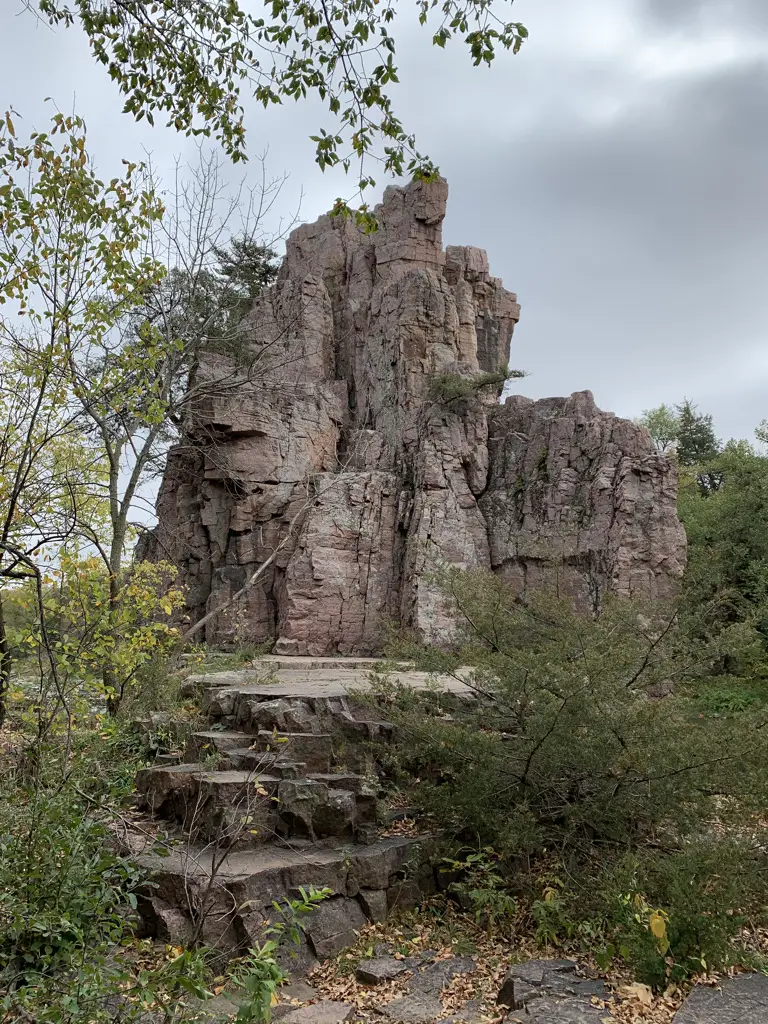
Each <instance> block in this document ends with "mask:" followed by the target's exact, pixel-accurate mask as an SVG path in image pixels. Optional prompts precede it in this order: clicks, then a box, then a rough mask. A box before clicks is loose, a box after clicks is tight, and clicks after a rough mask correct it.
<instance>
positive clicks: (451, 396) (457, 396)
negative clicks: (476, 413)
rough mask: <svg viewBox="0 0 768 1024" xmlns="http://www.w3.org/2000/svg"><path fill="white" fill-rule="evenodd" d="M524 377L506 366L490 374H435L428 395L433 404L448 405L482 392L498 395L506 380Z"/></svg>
mask: <svg viewBox="0 0 768 1024" xmlns="http://www.w3.org/2000/svg"><path fill="white" fill-rule="evenodd" d="M524 376H525V374H524V373H523V372H522V371H521V370H510V369H508V367H507V366H502V367H501V369H499V370H497V371H496V372H490V373H475V374H468V373H437V374H434V375H433V376H432V377H431V378H430V381H429V392H428V394H429V397H430V398H431V400H432V401H433V402H440V403H442V404H443V405H450V404H451V402H456V401H459V400H461V399H466V398H472V397H473V396H475V395H478V394H481V393H482V392H484V391H488V392H492V393H495V394H496V395H499V394H501V390H502V388H503V387H504V385H505V384H506V382H507V381H508V380H515V379H517V378H520V377H524Z"/></svg>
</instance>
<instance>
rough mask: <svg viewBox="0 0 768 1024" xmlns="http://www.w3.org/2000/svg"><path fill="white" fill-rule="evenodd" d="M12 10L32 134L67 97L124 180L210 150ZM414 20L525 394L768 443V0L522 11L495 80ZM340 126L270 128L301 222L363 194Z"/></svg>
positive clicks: (12, 60) (432, 142)
mask: <svg viewBox="0 0 768 1024" xmlns="http://www.w3.org/2000/svg"><path fill="white" fill-rule="evenodd" d="M0 6H1V7H2V13H0V106H1V107H2V108H3V109H5V108H7V107H13V108H15V109H16V110H17V111H18V112H19V114H20V115H22V116H23V122H24V127H27V128H28V127H33V126H34V127H41V126H42V125H43V124H44V122H45V119H46V116H47V114H46V107H45V105H44V103H43V99H44V97H46V96H51V97H53V98H54V100H55V101H56V103H57V104H58V105H59V106H60V107H61V108H65V109H69V108H71V107H72V105H73V102H74V105H75V107H76V109H77V110H78V112H80V113H82V114H83V115H84V116H85V117H86V119H87V121H88V126H89V137H90V148H91V151H92V152H93V153H94V154H95V156H96V159H97V162H98V164H99V167H100V169H101V170H102V171H103V173H104V174H110V173H112V172H113V171H114V172H116V171H117V170H118V169H119V161H120V158H122V157H130V158H132V159H135V158H136V157H137V156H141V152H142V148H146V149H148V150H150V151H151V152H152V153H153V158H154V160H155V161H156V163H157V164H158V165H159V167H160V168H161V169H163V168H166V169H170V168H171V167H172V164H173V159H174V156H175V155H177V154H181V155H183V154H184V153H185V152H189V143H188V142H187V141H186V140H185V139H184V138H183V137H180V136H177V135H176V134H175V133H173V132H172V131H170V130H168V129H164V128H157V129H154V130H152V129H150V128H149V127H148V126H146V125H136V124H134V123H133V121H132V120H131V119H130V118H129V117H127V116H126V115H123V114H121V113H120V110H121V106H122V103H121V100H120V97H119V96H118V94H117V91H116V90H115V88H114V87H113V86H112V83H111V82H110V81H109V79H108V77H107V75H106V74H105V73H104V72H103V70H102V69H101V68H98V67H96V66H95V65H94V64H93V63H92V61H91V58H90V55H89V52H88V47H87V44H86V42H85V39H84V37H83V36H82V35H81V33H80V32H79V30H74V29H70V30H68V31H65V30H63V29H59V30H57V31H56V32H55V33H54V32H52V31H51V30H50V29H48V28H47V27H45V26H44V25H38V24H36V22H35V20H34V19H33V18H32V16H31V15H30V14H29V13H25V12H22V11H21V7H22V4H21V0H2V4H1V5H0ZM402 7H403V11H404V17H403V18H402V20H401V22H400V23H399V25H398V32H397V37H398V40H399V44H400V66H401V85H400V87H399V88H398V90H397V93H396V94H395V100H396V105H397V109H398V113H399V114H400V116H401V117H402V118H403V119H404V120H405V121H406V127H408V128H409V130H415V131H416V133H417V135H418V140H419V143H420V147H421V149H422V150H423V151H426V152H428V153H429V155H430V156H431V157H432V158H433V159H434V160H435V161H436V162H437V163H438V164H439V166H440V169H441V171H442V173H443V174H444V175H445V177H446V178H447V179H448V182H449V184H450V188H451V198H450V201H449V213H448V218H447V220H446V224H445V231H444V238H445V241H446V243H449V244H471V245H477V246H481V247H483V248H485V249H487V250H488V253H489V256H490V261H491V269H492V271H493V273H494V274H496V275H497V276H499V277H501V278H502V279H503V280H504V283H505V285H506V286H507V287H508V288H510V289H512V290H514V291H516V292H517V293H518V296H519V298H520V301H521V303H522V307H523V312H522V318H521V321H520V325H519V327H518V329H517V332H516V334H515V337H514V340H513V348H512V356H511V365H513V366H515V367H519V368H521V369H524V370H527V371H528V372H529V374H530V376H529V377H528V378H527V379H526V380H524V381H521V382H519V383H518V384H517V385H516V390H519V391H522V392H524V393H525V394H528V395H531V396H532V397H543V396H548V395H560V394H568V393H570V392H571V391H575V390H581V389H584V388H590V389H591V390H592V391H593V392H594V393H595V397H596V399H597V401H598V404H600V405H601V406H602V407H603V408H606V409H611V410H613V411H615V412H617V413H620V414H623V415H628V416H631V415H636V414H638V413H639V412H640V410H641V409H643V408H647V407H649V406H652V405H657V404H658V403H660V402H676V401H679V400H680V399H682V398H683V397H684V396H687V397H689V398H691V399H692V400H694V401H696V402H697V403H698V404H699V406H700V407H701V408H702V409H703V410H705V411H709V412H712V413H713V414H714V416H715V423H716V427H717V430H718V433H719V434H720V435H721V436H722V437H726V438H727V437H729V436H740V437H750V438H751V437H752V429H753V427H754V426H755V425H756V424H757V423H758V422H759V421H760V420H761V419H762V418H763V417H765V416H768V301H767V298H768V289H767V288H766V276H767V275H768V134H767V131H766V126H767V124H768V118H767V116H766V115H767V114H768V0H516V2H515V5H514V12H515V17H517V18H519V19H520V20H522V21H523V22H524V23H525V24H526V25H527V26H528V28H529V31H530V39H529V40H528V41H527V42H526V44H525V46H524V47H523V49H522V51H521V53H520V54H519V55H518V56H517V57H512V56H511V55H504V56H502V57H500V58H499V60H498V61H497V63H496V64H495V65H494V66H493V68H492V69H490V70H487V69H484V68H483V69H476V68H473V67H472V66H471V64H470V62H469V60H468V58H467V56H466V55H465V53H464V52H463V51H462V50H461V48H460V47H459V46H454V47H453V48H449V49H448V50H446V51H433V50H432V49H431V47H430V44H429V38H430V36H429V33H427V32H425V31H424V30H420V29H419V27H418V25H417V23H416V18H415V14H414V9H415V5H414V4H413V3H412V0H402ZM17 120H18V119H17ZM321 126H325V127H329V128H330V127H331V122H330V121H329V120H328V119H327V117H326V116H325V115H324V114H323V111H322V109H321V108H320V107H318V106H316V105H313V104H304V105H299V106H292V105H291V106H286V107H285V108H283V109H278V110H273V111H270V112H268V113H265V112H263V111H262V110H261V109H257V108H255V107H254V109H253V111H252V112H251V114H250V116H249V118H248V130H249V146H250V149H251V151H252V152H257V151H259V150H260V149H261V148H262V147H263V146H264V145H267V144H268V145H269V147H270V154H269V167H270V169H271V171H272V172H273V173H275V174H278V173H281V172H282V171H284V170H286V171H289V172H290V180H289V183H288V186H287V187H286V188H285V190H284V192H283V195H282V197H281V204H282V205H281V210H282V212H283V213H284V214H286V215H287V214H289V212H290V211H291V210H292V209H293V208H294V206H295V203H296V200H297V198H298V196H299V194H300V193H301V192H302V191H303V193H304V200H303V206H302V218H303V219H307V220H308V219H314V218H315V217H316V216H317V215H319V214H320V213H322V212H324V211H325V210H326V209H327V208H328V207H329V206H330V205H331V203H332V201H333V200H334V199H335V197H336V196H337V195H339V194H342V193H346V194H348V193H349V189H350V183H349V182H345V181H343V180H342V179H341V178H340V177H339V176H333V175H330V176H329V175H326V176H323V175H322V174H321V173H320V172H319V171H318V170H317V169H316V167H315V165H314V163H313V144H312V143H311V142H309V141H308V139H307V136H308V135H309V134H310V133H313V132H315V131H316V130H317V129H318V127H321ZM17 129H18V130H19V131H20V132H21V131H22V130H23V129H22V125H21V123H17ZM238 175H239V172H238V171H233V180H234V179H236V178H237V177H238ZM384 184H385V182H384V181H383V180H381V181H380V185H381V186H382V187H383V185H384ZM276 212H277V211H276Z"/></svg>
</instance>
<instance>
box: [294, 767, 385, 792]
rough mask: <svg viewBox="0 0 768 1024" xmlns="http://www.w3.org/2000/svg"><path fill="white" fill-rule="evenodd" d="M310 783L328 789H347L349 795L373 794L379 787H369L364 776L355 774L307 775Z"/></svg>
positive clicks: (325, 773) (328, 773) (317, 773)
mask: <svg viewBox="0 0 768 1024" xmlns="http://www.w3.org/2000/svg"><path fill="white" fill-rule="evenodd" d="M307 779H308V781H310V782H319V783H321V784H322V785H324V786H328V788H329V789H348V790H349V791H350V792H351V793H358V794H367V795H371V794H375V793H376V792H377V791H378V789H379V787H378V785H376V786H375V787H372V786H371V783H370V781H369V780H368V779H367V778H366V777H365V776H364V775H357V774H356V773H355V772H313V773H311V774H310V775H307Z"/></svg>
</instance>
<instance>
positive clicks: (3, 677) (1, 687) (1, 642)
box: [0, 594, 11, 729]
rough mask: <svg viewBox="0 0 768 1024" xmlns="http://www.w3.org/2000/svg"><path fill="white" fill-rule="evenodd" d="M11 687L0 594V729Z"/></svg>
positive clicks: (9, 659) (9, 646) (7, 645)
mask: <svg viewBox="0 0 768 1024" xmlns="http://www.w3.org/2000/svg"><path fill="white" fill-rule="evenodd" d="M10 685H11V645H10V643H9V642H8V632H7V630H6V626H5V614H4V610H3V596H2V594H0V729H2V727H3V725H5V719H6V716H7V714H8V690H9V689H10Z"/></svg>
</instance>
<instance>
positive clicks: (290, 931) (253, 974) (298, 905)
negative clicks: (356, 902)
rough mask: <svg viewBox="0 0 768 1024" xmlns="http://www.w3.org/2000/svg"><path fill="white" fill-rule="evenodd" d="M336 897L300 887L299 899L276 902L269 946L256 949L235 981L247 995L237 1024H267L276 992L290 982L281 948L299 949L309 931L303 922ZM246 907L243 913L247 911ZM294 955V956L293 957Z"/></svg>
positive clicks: (269, 935)
mask: <svg viewBox="0 0 768 1024" xmlns="http://www.w3.org/2000/svg"><path fill="white" fill-rule="evenodd" d="M332 894H333V890H332V889H328V888H323V889H316V888H315V887H314V886H309V887H308V888H306V889H305V888H303V887H301V886H300V887H299V898H298V899H295V900H286V901H285V902H284V903H282V904H281V903H278V902H277V901H276V900H275V901H273V903H272V905H273V907H274V908H275V911H276V912H277V915H278V920H277V921H275V922H274V923H272V924H270V925H268V927H267V928H266V929H265V934H266V935H267V936H268V938H267V940H266V942H264V943H262V944H261V945H256V946H254V947H253V949H250V950H249V951H248V954H247V955H246V956H244V957H243V958H242V960H241V963H240V967H239V969H238V970H237V971H236V972H235V973H234V975H233V978H232V980H233V981H234V982H235V984H236V985H237V986H238V987H239V988H241V989H242V990H243V992H244V998H243V1000H242V1002H241V1003H240V1007H239V1009H238V1013H237V1018H236V1021H237V1024H266V1022H268V1021H269V1019H270V1017H271V1015H272V1007H273V1006H274V1005H275V1004H276V1003H277V990H278V988H279V987H280V986H281V985H282V984H284V983H285V981H286V980H287V979H288V972H287V971H285V970H284V969H283V968H282V967H281V966H280V964H279V963H278V962H277V953H278V951H279V949H280V947H281V946H282V945H284V944H285V943H288V942H289V943H290V944H291V945H293V946H298V945H299V944H300V943H301V938H302V935H303V933H304V929H305V927H306V922H305V921H304V918H305V917H306V916H307V914H310V913H312V911H313V910H315V909H316V907H317V906H318V904H320V903H322V902H323V900H326V899H328V897H329V896H331V895H332ZM245 906H247V904H245V905H244V907H243V908H242V909H245ZM294 955H295V954H294Z"/></svg>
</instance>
